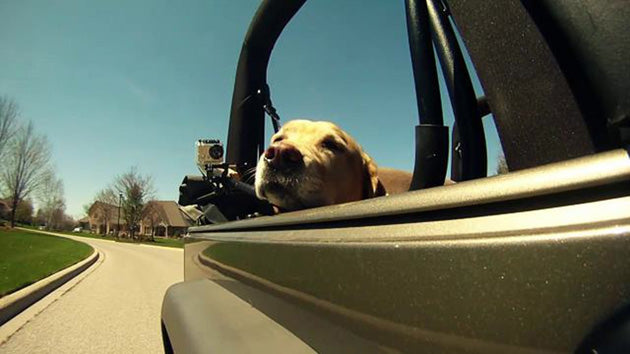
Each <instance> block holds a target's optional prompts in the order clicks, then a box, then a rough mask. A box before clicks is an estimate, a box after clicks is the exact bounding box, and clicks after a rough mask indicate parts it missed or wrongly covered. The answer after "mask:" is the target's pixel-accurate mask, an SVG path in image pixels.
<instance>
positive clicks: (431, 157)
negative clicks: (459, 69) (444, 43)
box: [405, 0, 448, 190]
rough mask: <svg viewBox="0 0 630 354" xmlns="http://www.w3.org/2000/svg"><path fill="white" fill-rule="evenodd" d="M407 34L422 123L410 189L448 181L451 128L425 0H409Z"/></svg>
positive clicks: (419, 115) (416, 136)
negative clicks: (446, 120)
mask: <svg viewBox="0 0 630 354" xmlns="http://www.w3.org/2000/svg"><path fill="white" fill-rule="evenodd" d="M405 5H406V7H405V10H406V19H407V35H408V38H409V50H410V52H411V63H412V69H413V77H414V84H415V89H416V104H417V107H418V120H419V125H417V126H416V131H415V133H416V135H415V139H416V146H415V148H416V155H415V166H414V172H413V178H412V181H411V186H410V188H409V189H410V190H416V189H421V188H428V187H434V186H438V185H442V184H443V183H444V177H445V176H446V167H447V161H448V128H447V127H445V126H444V125H443V124H444V123H443V117H442V104H441V101H440V87H439V84H438V79H437V69H436V65H435V55H434V53H433V44H432V42H431V32H430V28H429V15H428V10H427V4H426V2H425V0H417V1H416V0H405Z"/></svg>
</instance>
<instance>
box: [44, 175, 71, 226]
mask: <svg viewBox="0 0 630 354" xmlns="http://www.w3.org/2000/svg"><path fill="white" fill-rule="evenodd" d="M38 201H39V207H40V209H39V211H38V216H39V214H40V212H41V214H42V215H41V216H42V217H43V219H44V220H43V221H44V224H45V225H46V228H47V229H49V230H50V229H57V230H58V229H61V228H62V224H63V221H64V213H65V210H66V201H65V198H64V196H63V181H61V179H59V178H57V177H56V175H55V173H54V172H53V171H52V170H50V171H49V172H48V173H47V174H46V175H45V176H44V179H43V181H42V188H40V190H39V193H38Z"/></svg>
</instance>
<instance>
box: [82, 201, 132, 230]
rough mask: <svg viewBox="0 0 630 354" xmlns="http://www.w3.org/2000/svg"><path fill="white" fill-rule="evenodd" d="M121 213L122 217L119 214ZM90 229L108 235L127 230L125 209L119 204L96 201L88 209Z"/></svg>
mask: <svg viewBox="0 0 630 354" xmlns="http://www.w3.org/2000/svg"><path fill="white" fill-rule="evenodd" d="M119 215H120V219H119V217H118V216H119ZM88 220H89V225H90V231H91V232H92V233H95V234H101V235H107V234H111V233H115V232H116V231H117V230H119V231H120V232H126V231H127V223H126V222H125V217H124V214H123V211H122V210H120V208H118V206H117V205H112V204H107V203H103V202H99V201H96V202H94V204H92V206H90V209H89V210H88Z"/></svg>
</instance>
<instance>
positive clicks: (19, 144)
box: [0, 122, 50, 227]
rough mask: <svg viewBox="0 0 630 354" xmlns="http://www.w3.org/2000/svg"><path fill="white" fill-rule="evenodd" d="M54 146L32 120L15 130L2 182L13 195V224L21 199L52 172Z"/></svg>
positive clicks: (8, 150)
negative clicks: (51, 145) (36, 132)
mask: <svg viewBox="0 0 630 354" xmlns="http://www.w3.org/2000/svg"><path fill="white" fill-rule="evenodd" d="M49 161H50V147H49V144H48V141H47V140H46V137H45V136H43V135H36V134H35V131H34V129H33V124H32V123H31V122H29V123H28V124H27V125H26V126H22V127H20V128H19V129H18V131H17V132H16V133H15V136H14V138H13V139H11V142H10V144H9V145H8V149H7V157H6V159H5V161H4V168H3V170H2V171H1V175H0V182H2V185H3V187H4V188H5V189H6V191H7V192H8V193H7V194H8V195H9V197H10V199H11V208H12V211H11V227H14V226H15V212H16V209H17V205H18V203H19V202H20V201H21V200H23V199H24V198H26V197H28V196H29V195H30V194H31V193H32V192H33V191H36V190H38V188H39V187H40V186H41V185H42V183H43V181H44V179H45V177H46V174H47V172H48V164H49Z"/></svg>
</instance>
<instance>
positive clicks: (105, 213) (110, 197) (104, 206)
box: [94, 187, 122, 236]
mask: <svg viewBox="0 0 630 354" xmlns="http://www.w3.org/2000/svg"><path fill="white" fill-rule="evenodd" d="M94 202H100V203H101V205H100V211H99V215H100V218H101V221H102V222H103V223H105V225H106V227H107V230H105V233H109V231H110V228H109V226H110V225H111V224H112V222H113V221H114V220H117V217H118V202H119V200H118V195H117V194H116V192H115V191H114V188H113V187H105V188H104V189H101V190H100V191H99V192H98V193H97V194H96V197H95V198H94ZM121 216H122V215H121ZM119 229H120V225H118V223H117V226H116V236H118V230H119Z"/></svg>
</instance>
